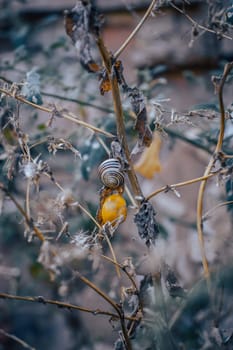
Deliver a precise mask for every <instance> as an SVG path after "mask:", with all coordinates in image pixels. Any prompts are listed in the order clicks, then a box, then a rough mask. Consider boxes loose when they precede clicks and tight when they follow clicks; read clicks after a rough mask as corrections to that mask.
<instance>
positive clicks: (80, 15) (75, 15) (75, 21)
mask: <svg viewBox="0 0 233 350" xmlns="http://www.w3.org/2000/svg"><path fill="white" fill-rule="evenodd" d="M100 25H101V23H100V20H99V17H98V16H97V13H96V11H95V9H94V8H93V6H92V4H91V2H87V1H77V4H76V6H75V7H74V8H73V9H72V10H70V11H68V10H67V11H65V29H66V33H67V35H68V36H70V38H71V40H72V42H73V44H74V46H75V47H76V49H77V51H78V56H79V59H80V63H81V64H82V66H83V67H84V68H85V69H86V70H87V71H89V72H97V71H99V65H98V64H97V63H96V62H95V60H94V59H93V57H92V54H91V38H92V36H93V34H95V35H98V32H99V27H100Z"/></svg>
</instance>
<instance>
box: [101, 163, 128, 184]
mask: <svg viewBox="0 0 233 350" xmlns="http://www.w3.org/2000/svg"><path fill="white" fill-rule="evenodd" d="M98 174H99V177H100V180H101V181H102V183H103V184H104V186H106V187H108V188H112V189H115V188H118V187H120V186H122V185H124V175H123V173H122V171H121V163H120V162H119V160H118V159H115V158H109V159H107V160H105V161H104V162H103V163H101V164H100V166H99V168H98Z"/></svg>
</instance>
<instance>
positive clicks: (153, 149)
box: [134, 132, 162, 179]
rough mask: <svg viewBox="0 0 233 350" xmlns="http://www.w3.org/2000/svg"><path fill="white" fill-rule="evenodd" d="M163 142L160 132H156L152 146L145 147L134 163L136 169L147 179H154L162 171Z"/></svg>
mask: <svg viewBox="0 0 233 350" xmlns="http://www.w3.org/2000/svg"><path fill="white" fill-rule="evenodd" d="M161 143H162V141H161V137H160V134H159V133H158V132H154V133H153V141H152V143H151V145H150V147H148V148H145V149H144V151H143V153H142V155H141V157H140V158H139V160H138V161H137V163H136V164H135V165H134V169H135V171H136V172H137V173H139V174H140V175H142V176H143V177H145V178H146V179H152V178H153V176H154V174H155V173H158V172H160V171H161V163H160V159H159V155H160V149H161Z"/></svg>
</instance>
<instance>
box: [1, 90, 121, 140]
mask: <svg viewBox="0 0 233 350" xmlns="http://www.w3.org/2000/svg"><path fill="white" fill-rule="evenodd" d="M0 92H1V93H3V94H6V95H8V96H10V97H12V98H14V99H16V100H18V101H20V102H23V103H25V104H27V105H29V106H31V107H34V108H36V109H39V110H41V111H43V112H46V113H49V114H52V115H53V114H54V109H52V108H48V107H44V106H40V105H37V104H35V103H33V102H30V101H28V100H26V99H25V98H24V97H22V96H18V95H15V94H14V93H13V92H11V91H9V90H6V89H3V88H1V87H0ZM59 114H60V116H61V117H63V118H64V119H67V120H70V121H72V122H74V123H75V124H78V125H81V126H84V127H85V128H88V129H90V130H92V131H94V132H97V133H99V134H102V135H104V136H106V137H110V138H113V137H115V135H113V134H111V133H110V132H107V131H105V130H102V129H100V128H97V127H95V126H94V125H91V124H89V123H86V122H84V121H82V120H80V119H78V118H77V117H76V116H75V115H74V114H73V113H71V112H68V113H66V112H63V111H62V110H61V111H59Z"/></svg>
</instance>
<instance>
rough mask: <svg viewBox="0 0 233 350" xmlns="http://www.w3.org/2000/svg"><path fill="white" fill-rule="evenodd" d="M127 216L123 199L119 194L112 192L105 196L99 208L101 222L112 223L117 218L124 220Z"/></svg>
mask: <svg viewBox="0 0 233 350" xmlns="http://www.w3.org/2000/svg"><path fill="white" fill-rule="evenodd" d="M126 216H127V207H126V201H125V199H124V198H123V197H122V196H121V195H120V194H119V193H114V194H111V195H110V196H108V197H106V198H105V200H104V203H103V205H102V208H101V218H102V224H103V225H104V224H106V222H111V223H112V224H113V225H114V223H116V222H117V221H118V220H121V222H122V221H124V220H125V219H126Z"/></svg>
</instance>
